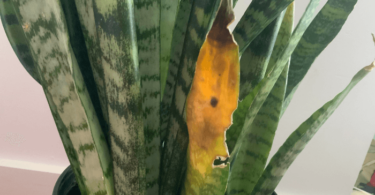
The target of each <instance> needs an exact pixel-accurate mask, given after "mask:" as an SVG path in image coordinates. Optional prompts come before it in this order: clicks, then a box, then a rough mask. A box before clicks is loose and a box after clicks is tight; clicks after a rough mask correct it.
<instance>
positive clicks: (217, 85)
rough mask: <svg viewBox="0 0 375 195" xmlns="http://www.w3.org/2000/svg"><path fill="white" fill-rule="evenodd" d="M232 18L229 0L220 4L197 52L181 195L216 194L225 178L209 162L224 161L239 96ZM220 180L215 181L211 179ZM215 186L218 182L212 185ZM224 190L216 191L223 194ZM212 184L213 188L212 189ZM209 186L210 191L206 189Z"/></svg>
mask: <svg viewBox="0 0 375 195" xmlns="http://www.w3.org/2000/svg"><path fill="white" fill-rule="evenodd" d="M233 19H234V15H233V10H232V7H231V3H230V1H229V0H223V1H222V5H221V6H220V9H219V11H218V13H217V16H216V19H215V21H214V23H213V26H212V28H211V30H210V32H209V33H208V35H207V38H206V40H205V42H204V43H203V46H202V48H201V50H200V53H199V56H198V60H197V64H196V70H195V75H194V80H193V83H192V87H191V90H190V93H189V95H188V98H187V109H186V121H187V126H188V131H189V148H188V169H187V174H186V180H185V184H184V188H183V194H214V192H215V194H217V190H218V189H208V188H215V186H216V188H220V187H219V186H223V184H222V183H223V181H222V180H223V179H225V181H224V182H225V183H226V176H227V174H228V170H227V169H228V168H227V167H226V168H225V170H224V171H223V174H225V175H223V174H220V173H219V172H221V170H217V171H215V170H214V169H220V168H224V167H225V166H220V168H216V167H214V166H213V162H214V160H215V159H217V158H218V157H221V160H223V159H225V158H228V157H229V154H228V150H227V146H226V144H225V131H226V129H227V128H228V127H229V126H230V125H231V123H232V113H233V111H234V110H235V109H236V108H237V101H238V94H239V70H240V69H239V54H238V46H237V44H236V43H235V41H234V39H233V36H232V34H231V33H230V31H229V29H228V25H229V24H230V23H231V22H232V21H233ZM214 176H215V177H223V178H215V177H214ZM215 182H216V183H217V182H219V183H217V184H215ZM225 183H224V188H223V189H220V190H219V191H220V192H221V194H224V191H225ZM212 184H213V185H212ZM209 186H211V187H209Z"/></svg>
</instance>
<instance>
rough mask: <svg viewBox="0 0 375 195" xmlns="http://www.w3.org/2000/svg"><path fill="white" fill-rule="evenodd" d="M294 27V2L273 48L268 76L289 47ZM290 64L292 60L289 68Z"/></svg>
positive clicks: (289, 8) (287, 10)
mask: <svg viewBox="0 0 375 195" xmlns="http://www.w3.org/2000/svg"><path fill="white" fill-rule="evenodd" d="M293 25H294V2H292V3H291V4H289V6H288V8H287V9H286V13H285V15H284V18H283V21H282V23H281V26H280V30H279V33H278V34H277V38H276V42H275V46H274V47H273V50H272V54H271V57H270V60H269V63H268V66H267V71H266V75H268V74H269V73H270V72H271V71H272V69H273V68H274V67H275V64H276V63H277V59H278V57H279V56H280V55H281V53H282V52H283V51H284V49H285V47H286V46H287V45H288V42H289V39H290V37H291V35H292V32H293V27H294V26H293ZM289 63H290V59H289V60H288V64H287V65H288V66H289Z"/></svg>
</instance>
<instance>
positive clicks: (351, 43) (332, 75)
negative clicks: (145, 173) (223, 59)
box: [0, 0, 375, 195]
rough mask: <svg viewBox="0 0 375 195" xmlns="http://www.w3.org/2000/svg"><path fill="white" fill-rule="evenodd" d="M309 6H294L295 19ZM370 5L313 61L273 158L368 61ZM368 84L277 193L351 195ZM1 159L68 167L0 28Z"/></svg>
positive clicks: (369, 1) (40, 100)
mask: <svg viewBox="0 0 375 195" xmlns="http://www.w3.org/2000/svg"><path fill="white" fill-rule="evenodd" d="M324 2H325V1H323V2H322V3H321V6H320V7H322V6H323V3H324ZM249 3H250V1H249V0H239V2H238V4H237V5H238V6H237V7H236V9H235V11H236V13H237V14H238V15H242V13H243V11H244V10H245V9H246V7H247V5H248V4H249ZM307 3H308V0H297V1H296V17H297V19H299V17H300V16H301V15H302V13H303V11H304V9H305V7H306V5H307ZM374 7H375V1H373V0H359V2H358V3H357V6H356V8H355V10H354V11H353V13H352V14H351V15H350V17H349V19H348V20H347V22H346V24H345V25H344V27H343V29H342V31H341V32H340V34H339V35H338V36H337V37H336V39H335V40H334V41H333V42H332V43H331V44H330V45H329V46H328V47H327V49H326V50H325V51H324V52H323V53H322V54H321V55H320V56H319V57H318V59H317V60H316V61H315V63H314V64H313V66H312V68H311V69H310V71H309V72H308V74H307V76H306V77H305V79H304V80H303V82H302V83H301V85H300V87H299V89H298V91H297V92H296V93H295V96H294V99H293V101H292V103H291V104H290V106H289V108H288V110H287V111H286V113H285V115H284V117H283V119H282V120H281V122H280V126H279V130H278V131H277V135H276V138H275V142H274V147H273V149H272V151H271V155H273V154H274V153H275V152H276V150H277V148H278V147H279V146H280V145H281V144H282V143H283V141H284V140H285V139H286V138H287V137H288V135H289V134H290V133H291V132H292V131H294V130H295V129H296V128H297V127H298V126H299V124H301V123H302V122H303V121H304V120H306V119H307V118H308V117H309V116H310V115H311V114H312V113H313V112H314V111H315V110H317V109H318V108H319V107H320V106H322V105H323V104H324V103H325V102H327V101H329V100H330V99H332V98H333V97H334V96H335V95H336V94H337V93H339V92H340V91H341V90H342V89H343V88H344V87H345V86H346V85H347V84H348V82H349V81H350V79H351V78H352V76H353V75H354V74H355V73H356V72H357V71H358V70H359V69H361V68H362V67H363V66H366V65H369V64H370V63H371V62H372V61H373V60H374V57H375V46H374V43H373V42H372V39H371V35H370V33H371V32H375V23H374V21H375V20H374V19H375V12H374ZM237 18H239V17H238V16H237ZM374 84H375V73H372V74H369V75H368V76H367V77H366V78H365V79H364V80H363V81H362V82H360V83H359V84H358V86H357V87H356V88H354V89H353V90H352V92H351V93H350V94H349V95H348V96H347V98H346V100H345V101H344V102H343V103H342V104H341V106H340V107H339V108H338V109H337V111H336V112H335V113H334V114H333V115H332V117H331V118H330V119H329V120H328V121H327V122H326V124H325V125H324V126H323V127H322V128H321V129H320V131H319V132H318V133H317V135H316V136H315V137H314V138H313V140H312V141H311V142H310V143H309V145H308V146H307V147H306V148H305V150H304V151H303V152H302V154H300V156H299V157H298V158H297V160H296V161H295V162H294V163H293V165H292V166H291V168H290V169H289V171H288V172H287V174H286V175H285V177H284V178H283V180H282V182H281V183H280V185H279V186H278V188H277V190H276V191H277V192H278V193H279V194H281V195H294V194H298V195H301V194H303V195H310V194H311V195H317V194H319V195H320V194H322V195H325V194H329V195H336V194H337V195H343V194H350V192H351V189H352V186H353V184H354V182H355V180H356V178H357V174H358V172H359V170H360V167H361V165H362V162H363V160H364V156H365V154H366V152H367V149H368V147H369V145H370V142H371V139H372V138H373V136H374V133H375V120H374V117H375V102H374V100H375V87H374ZM4 159H8V161H7V162H13V161H9V160H18V161H28V162H33V163H41V164H49V165H56V166H61V167H65V166H67V165H68V163H69V162H68V160H67V158H66V155H65V152H64V149H63V147H62V144H61V141H60V138H59V135H58V133H57V130H56V127H55V124H54V122H53V119H52V116H51V114H50V111H49V108H48V104H47V101H46V99H45V97H44V94H43V91H42V88H41V87H40V86H39V85H38V84H37V83H36V82H35V81H34V80H33V79H32V78H31V77H30V76H29V75H28V74H27V72H26V70H24V68H23V67H22V65H21V64H20V63H19V61H18V59H17V57H16V55H15V54H14V52H13V50H12V49H11V47H10V45H9V42H8V41H7V39H6V36H5V33H4V30H3V28H0V166H1V162H2V161H1V160H4ZM3 162H5V161H3ZM8 164H9V163H8Z"/></svg>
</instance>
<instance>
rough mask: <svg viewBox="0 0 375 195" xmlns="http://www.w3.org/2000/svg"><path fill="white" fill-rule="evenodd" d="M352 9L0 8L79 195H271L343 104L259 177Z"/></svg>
mask: <svg viewBox="0 0 375 195" xmlns="http://www.w3.org/2000/svg"><path fill="white" fill-rule="evenodd" d="M356 2H357V0H328V1H327V2H326V4H325V5H324V6H323V8H322V9H321V10H319V12H318V14H316V15H315V14H314V13H315V11H317V7H318V4H319V0H310V3H309V4H308V6H307V8H306V10H305V12H304V14H303V16H302V17H301V19H300V20H299V22H298V24H297V25H296V27H295V28H293V27H294V9H295V7H294V1H293V0H252V2H251V3H250V5H249V7H248V8H247V10H246V11H245V13H244V15H243V17H242V18H241V20H240V21H239V23H238V24H237V26H236V27H235V29H234V30H233V32H231V31H230V30H229V29H228V25H229V24H231V23H232V22H233V20H234V12H233V7H234V6H235V5H236V3H237V0H233V1H232V0H0V16H1V21H2V24H3V27H4V29H5V32H6V34H7V37H8V39H9V41H10V43H11V45H12V47H13V50H14V52H15V53H16V54H17V56H18V58H19V60H20V62H21V63H22V65H23V66H24V67H25V69H26V70H27V71H28V72H29V73H30V75H31V76H32V77H33V78H34V79H35V80H36V81H37V82H38V83H40V84H41V86H42V87H43V90H44V93H45V96H46V98H47V101H48V104H49V106H50V109H51V113H52V115H53V118H54V120H55V123H56V126H57V129H58V132H59V135H60V137H61V141H62V143H63V145H64V148H65V150H66V154H67V157H68V159H69V161H70V164H71V166H72V169H73V171H74V174H75V177H76V180H77V183H78V185H79V189H80V191H81V194H84V195H86V194H87V195H89V194H93V195H94V194H96V195H99V194H108V195H114V194H117V195H125V194H147V195H155V194H163V195H164V194H168V195H169V194H171V195H172V194H202V195H203V194H204V195H206V194H214V195H218V194H227V195H232V194H251V195H269V194H272V192H273V191H274V189H275V188H276V186H277V185H278V183H279V182H280V180H281V179H282V177H283V175H284V174H285V172H286V171H287V169H288V167H289V166H290V165H291V164H292V163H293V161H294V159H296V158H297V156H298V154H299V153H300V152H301V151H302V150H303V148H304V147H305V146H306V144H307V143H308V142H309V141H310V140H311V139H312V137H313V136H314V134H315V133H316V132H317V131H318V130H319V128H320V127H321V126H322V125H323V124H324V122H325V121H326V120H327V119H328V118H329V116H330V115H331V114H332V113H333V112H334V110H335V109H336V108H337V107H338V106H339V105H340V103H341V102H342V101H343V99H344V98H345V97H346V95H347V94H348V93H349V91H350V90H351V89H352V88H353V87H354V86H355V85H356V84H357V83H358V82H359V81H360V80H361V79H362V78H364V77H365V76H366V74H367V73H368V72H370V71H371V69H373V68H374V67H375V64H374V62H373V63H372V64H371V65H369V66H366V67H364V68H363V69H361V70H359V72H358V73H357V74H356V75H355V76H354V77H353V79H352V80H351V81H350V83H349V85H348V86H347V87H346V88H345V89H344V90H343V91H342V92H341V93H339V94H338V95H337V96H336V97H335V98H333V99H332V100H331V101H329V102H327V103H326V104H324V105H323V106H322V107H321V108H320V109H318V110H317V111H316V112H315V113H313V114H312V115H311V117H310V118H308V119H307V120H306V121H305V122H304V123H302V124H301V125H300V126H299V127H298V128H297V129H296V130H295V131H294V132H293V133H292V134H291V135H290V136H289V138H288V139H287V140H286V141H285V143H284V144H283V145H282V146H281V147H280V148H279V150H278V152H277V153H276V154H275V155H274V156H273V157H271V161H270V162H269V163H268V165H267V164H266V162H267V159H268V158H269V152H270V149H271V146H272V142H273V139H274V136H275V132H276V130H277V126H278V123H279V120H280V118H281V117H282V115H283V113H284V111H285V109H286V108H287V107H288V105H289V102H290V101H291V99H292V98H293V94H294V92H295V91H296V89H297V88H298V86H299V83H300V82H301V80H302V79H303V78H304V76H305V75H306V73H307V71H308V70H309V68H310V67H311V65H312V64H313V62H314V60H315V59H316V58H317V56H319V54H320V53H321V52H322V51H323V50H324V48H326V46H327V45H328V44H329V43H330V42H331V41H332V40H333V39H334V38H335V37H336V35H337V34H338V32H339V31H340V30H341V28H342V26H343V25H344V23H345V21H346V20H347V18H348V16H349V14H350V13H351V12H352V10H353V9H354V6H355V4H356Z"/></svg>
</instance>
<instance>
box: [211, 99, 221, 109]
mask: <svg viewBox="0 0 375 195" xmlns="http://www.w3.org/2000/svg"><path fill="white" fill-rule="evenodd" d="M218 102H219V100H218V99H217V98H216V97H212V98H211V106H212V107H214V108H215V107H216V105H217V103H218Z"/></svg>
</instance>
